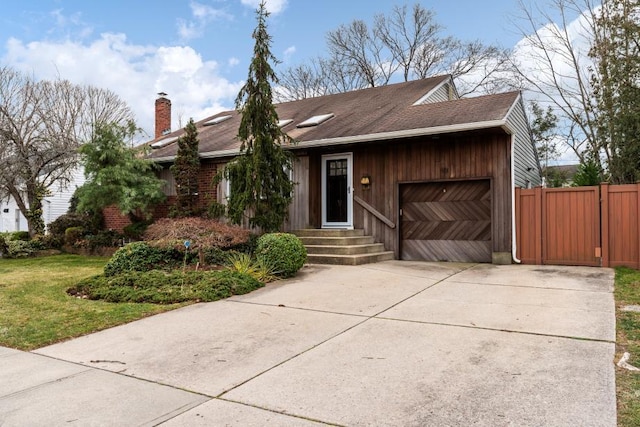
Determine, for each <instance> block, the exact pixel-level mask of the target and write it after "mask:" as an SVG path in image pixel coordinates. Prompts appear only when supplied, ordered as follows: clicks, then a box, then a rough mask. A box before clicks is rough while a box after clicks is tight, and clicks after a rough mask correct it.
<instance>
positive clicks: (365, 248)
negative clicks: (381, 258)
mask: <svg viewBox="0 0 640 427" xmlns="http://www.w3.org/2000/svg"><path fill="white" fill-rule="evenodd" d="M306 248H307V254H316V255H320V254H323V255H331V254H333V255H360V254H371V253H376V252H378V253H379V252H384V245H383V244H382V243H372V244H369V245H306Z"/></svg>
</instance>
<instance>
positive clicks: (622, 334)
mask: <svg viewBox="0 0 640 427" xmlns="http://www.w3.org/2000/svg"><path fill="white" fill-rule="evenodd" d="M615 299H616V330H617V332H616V344H617V348H616V362H617V361H618V360H619V359H620V357H622V354H623V353H624V352H625V351H626V352H629V353H630V354H631V359H630V360H629V363H630V364H631V365H633V366H636V367H640V313H638V312H633V311H622V310H621V308H622V307H624V306H627V305H640V271H637V270H632V269H630V268H622V267H619V268H616V282H615ZM616 395H617V401H618V425H619V426H638V425H640V398H639V397H640V372H639V371H635V372H634V371H629V370H626V369H622V368H618V367H616Z"/></svg>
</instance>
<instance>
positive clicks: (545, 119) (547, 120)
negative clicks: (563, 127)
mask: <svg viewBox="0 0 640 427" xmlns="http://www.w3.org/2000/svg"><path fill="white" fill-rule="evenodd" d="M531 112H532V116H533V120H532V121H531V125H530V127H531V139H533V143H534V144H535V145H536V149H537V154H538V161H539V162H540V163H541V165H542V173H543V175H544V177H545V180H546V181H547V182H549V181H550V180H551V179H552V178H554V177H552V176H550V174H549V170H548V169H549V161H550V160H551V161H552V160H556V159H557V158H558V157H559V156H560V153H559V152H558V147H557V146H556V144H555V141H554V139H555V137H556V133H555V131H556V128H557V126H558V117H557V116H556V115H555V114H554V113H553V110H552V109H551V107H550V106H549V107H547V109H546V110H544V109H543V108H542V107H540V105H538V103H537V102H535V101H532V102H531Z"/></svg>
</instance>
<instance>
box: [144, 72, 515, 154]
mask: <svg viewBox="0 0 640 427" xmlns="http://www.w3.org/2000/svg"><path fill="white" fill-rule="evenodd" d="M448 81H450V76H439V77H432V78H428V79H422V80H415V81H411V82H405V83H398V84H391V85H386V86H380V87H375V88H369V89H363V90H358V91H352V92H346V93H340V94H334V95H326V96H320V97H316V98H307V99H302V100H298V101H291V102H285V103H281V104H276V111H277V112H278V117H279V118H280V120H281V121H284V120H286V121H289V120H291V122H289V123H287V124H286V125H284V126H283V128H282V129H283V130H284V131H285V132H287V134H289V135H290V136H291V137H292V138H294V139H295V140H296V141H297V142H298V144H297V145H296V147H299V148H304V147H310V146H322V145H333V144H346V143H355V142H366V141H376V140H385V139H394V138H398V137H403V136H417V135H428V134H435V133H442V132H446V131H454V130H463V129H464V128H465V127H466V128H468V129H478V128H488V127H498V126H500V124H501V123H502V122H504V120H505V118H506V116H507V114H508V113H509V111H510V109H511V108H512V106H513V105H514V103H515V102H516V100H517V99H518V96H519V93H518V92H507V93H502V94H498V95H487V96H480V97H475V98H464V99H456V100H451V101H442V102H432V103H426V104H416V102H418V101H419V100H421V99H423V98H424V96H425V95H426V94H428V93H430V92H431V91H433V90H435V89H437V88H438V87H440V86H441V85H442V84H444V83H446V82H448ZM325 114H332V115H333V116H332V117H331V118H329V119H328V120H326V121H324V122H323V123H321V124H319V125H317V126H309V127H298V125H299V124H300V123H302V122H304V121H305V120H307V119H309V118H311V117H313V116H318V115H325ZM225 116H230V117H229V118H228V119H226V120H223V121H220V122H218V123H216V124H213V125H205V124H206V123H207V122H211V121H212V120H214V119H216V118H221V117H225ZM239 123H240V115H239V114H238V112H237V111H235V110H232V111H223V112H220V113H218V114H216V115H214V116H211V117H207V118H206V119H203V120H201V121H199V122H197V123H196V127H197V129H198V138H199V140H200V154H201V156H202V157H223V156H229V155H234V154H237V152H238V150H239V148H240V141H239V140H238V139H237V138H236V135H237V132H238V126H239ZM183 133H184V131H183V130H182V129H180V130H178V131H175V132H173V133H171V134H169V135H166V136H163V137H161V138H158V139H156V140H153V141H151V142H150V144H152V145H153V144H156V146H161V147H159V148H156V149H154V150H153V151H152V153H151V154H150V158H151V159H155V160H157V161H169V160H171V159H173V158H174V157H175V155H176V152H177V144H176V143H175V142H174V141H175V140H176V139H177V137H179V136H180V135H182V134H183ZM168 141H170V142H169V143H167V144H166V145H163V143H165V142H168Z"/></svg>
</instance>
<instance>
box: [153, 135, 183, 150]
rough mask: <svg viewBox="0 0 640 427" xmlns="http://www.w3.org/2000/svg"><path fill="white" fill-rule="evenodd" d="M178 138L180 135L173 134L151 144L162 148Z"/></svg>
mask: <svg viewBox="0 0 640 427" xmlns="http://www.w3.org/2000/svg"><path fill="white" fill-rule="evenodd" d="M178 138H180V137H179V136H172V137H171V138H165V139H161V140H160V141H158V142H154V143H153V144H151V148H162V147H164V146H167V145H169V144H171V143H172V142H174V141H177V140H178Z"/></svg>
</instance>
